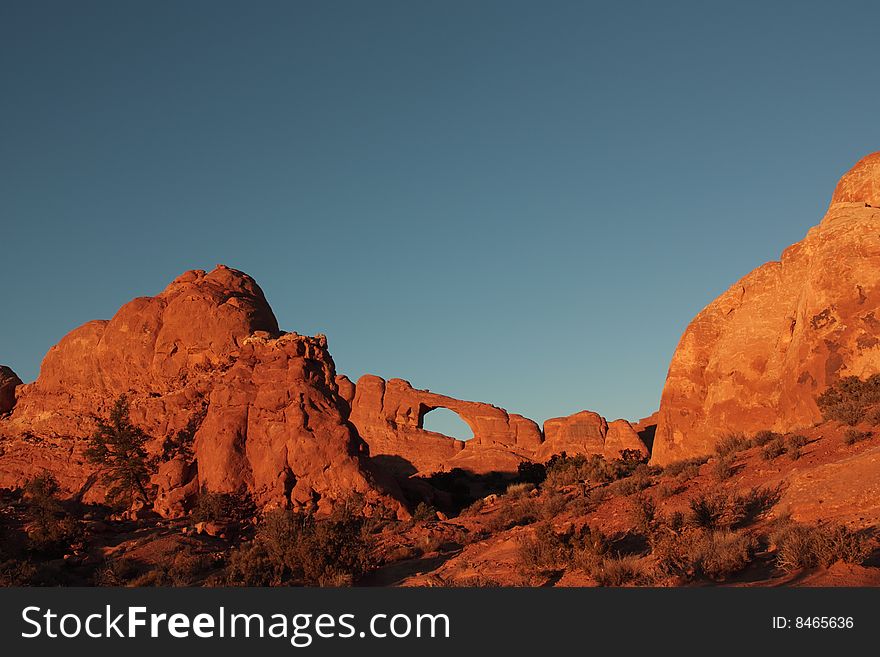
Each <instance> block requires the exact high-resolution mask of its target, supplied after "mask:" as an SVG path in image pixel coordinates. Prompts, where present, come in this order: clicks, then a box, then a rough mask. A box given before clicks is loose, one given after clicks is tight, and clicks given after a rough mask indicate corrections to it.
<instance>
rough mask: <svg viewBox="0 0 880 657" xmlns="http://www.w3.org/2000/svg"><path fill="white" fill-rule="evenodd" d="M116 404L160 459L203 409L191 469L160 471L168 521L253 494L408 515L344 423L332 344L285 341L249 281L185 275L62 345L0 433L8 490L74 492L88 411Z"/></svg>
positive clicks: (290, 337) (228, 272)
mask: <svg viewBox="0 0 880 657" xmlns="http://www.w3.org/2000/svg"><path fill="white" fill-rule="evenodd" d="M121 394H126V395H127V396H128V398H129V401H130V407H131V417H132V420H133V421H134V422H135V424H137V425H139V426H141V427H142V428H143V429H144V430H145V431H147V433H149V434H150V435H151V436H153V437H154V438H155V439H156V441H155V444H154V445H153V450H154V451H158V445H159V443H160V442H161V440H162V439H163V438H165V437H166V436H169V435H172V434H174V433H175V432H177V431H179V430H181V429H182V428H184V427H185V426H186V425H187V423H188V422H189V421H190V419H192V418H193V417H194V416H199V414H200V413H202V412H203V411H204V409H205V408H207V415H206V416H205V418H204V421H203V422H202V424H201V427H200V428H199V429H198V432H197V433H196V435H195V452H196V463H195V465H194V466H193V465H190V464H188V463H186V462H185V461H182V462H181V459H177V460H175V461H174V462H169V463H166V464H163V466H162V467H161V468H160V471H159V472H158V473H157V476H156V481H157V483H159V485H160V492H159V500H158V503H157V507H158V508H159V509H160V510H162V511H164V512H166V513H174V512H178V511H180V510H181V505H182V502H183V501H184V499H185V498H186V496H187V495H190V494H191V493H192V492H194V491H195V490H197V489H198V488H199V487H200V486H205V487H207V488H208V489H210V490H218V491H229V490H233V489H236V488H239V487H246V488H247V489H248V490H250V491H251V492H252V493H254V494H255V496H256V497H257V500H258V501H259V502H262V503H265V504H270V503H272V504H281V503H286V502H287V501H288V500H289V501H290V502H291V503H293V504H294V505H298V506H312V505H316V506H317V507H318V508H322V509H323V508H326V507H327V506H328V505H330V504H332V502H333V501H334V500H336V499H339V498H341V497H344V496H346V495H348V494H349V493H352V492H358V493H363V494H364V495H365V496H366V498H367V502H368V503H369V504H371V505H375V504H379V503H382V504H384V505H387V506H390V507H392V508H394V509H397V510H398V511H400V510H401V506H400V504H399V502H397V501H396V500H395V499H393V498H392V497H389V495H387V494H386V493H385V492H383V490H382V487H381V486H380V485H378V484H377V483H376V482H375V481H374V478H373V476H372V475H371V474H370V472H369V471H368V469H367V468H366V467H364V464H363V463H362V459H361V455H362V453H363V451H364V449H365V447H364V444H363V442H362V441H361V440H360V439H359V438H358V436H357V434H356V433H355V432H354V431H353V430H352V427H351V425H350V424H348V423H347V422H346V420H345V415H346V413H347V406H346V404H345V402H344V400H343V399H342V398H341V397H340V396H339V394H338V390H337V384H336V380H335V371H334V364H333V360H332V358H331V357H330V354H329V352H328V351H327V344H326V339H325V338H324V337H323V336H318V337H316V338H307V337H304V336H299V335H296V334H280V332H279V330H278V325H277V322H276V320H275V316H274V314H273V313H272V310H271V308H270V307H269V305H268V303H267V302H266V300H265V297H264V296H263V293H262V291H261V290H260V288H259V286H258V285H257V284H256V283H255V282H254V280H253V279H251V278H250V277H249V276H247V275H246V274H243V273H242V272H238V271H235V270H233V269H229V268H227V267H223V266H218V267H217V268H216V269H215V270H214V271H212V272H210V273H206V272H204V271H191V272H187V273H185V274H184V275H182V276H180V277H179V278H177V279H176V280H175V281H174V282H173V283H171V285H169V286H168V287H167V288H166V289H165V290H164V291H163V292H162V293H161V294H159V295H157V296H155V297H143V298H138V299H135V300H133V301H131V302H130V303H128V304H126V305H125V306H123V307H122V308H121V309H120V310H119V312H117V314H116V315H115V316H114V317H113V319H111V320H110V321H94V322H89V323H87V324H85V325H83V326H82V327H80V328H78V329H76V330H74V331H72V332H71V333H70V334H68V335H67V336H65V338H64V339H62V340H61V342H60V343H59V344H58V345H56V346H55V347H53V348H52V349H51V350H50V351H49V353H48V354H47V355H46V357H45V359H44V360H43V364H42V368H41V371H40V376H39V378H38V379H37V381H36V382H35V383H33V384H30V385H26V386H22V387H20V388H19V401H18V403H17V404H16V406H15V410H14V412H13V414H12V416H11V417H10V418H9V419H8V420H7V421H5V422H3V424H2V425H0V426H2V429H3V433H5V434H7V435H11V436H12V439H7V441H5V444H4V448H5V449H4V454H3V456H2V457H0V464H2V467H0V485H14V484H18V483H21V481H22V480H23V479H24V478H25V477H27V476H30V475H32V474H33V473H34V472H35V469H34V468H35V467H38V468H40V469H48V470H51V471H53V472H54V473H56V476H57V477H58V479H59V482H60V483H61V484H62V485H63V486H65V487H66V488H67V489H68V490H76V489H77V488H79V487H80V486H82V484H83V483H84V482H85V481H86V480H87V478H88V475H89V474H90V472H91V471H92V468H91V467H90V466H88V465H87V464H86V463H85V462H84V459H83V457H82V451H83V448H84V444H85V440H84V438H85V437H87V436H88V435H89V434H90V433H91V431H92V428H93V426H94V424H93V423H94V420H93V414H95V413H97V414H102V415H103V414H106V412H107V409H108V407H109V405H110V404H112V402H113V401H114V400H115V399H116V398H117V397H118V396H119V395H121ZM29 437H30V438H29ZM35 464H36V465H35ZM97 494H98V496H99V495H100V494H99V492H98V493H97Z"/></svg>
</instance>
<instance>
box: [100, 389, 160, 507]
mask: <svg viewBox="0 0 880 657" xmlns="http://www.w3.org/2000/svg"><path fill="white" fill-rule="evenodd" d="M97 423H98V428H97V429H96V430H95V432H94V434H92V437H91V438H90V439H89V445H88V448H87V449H86V451H85V456H86V459H88V461H89V462H91V463H94V464H96V465H98V466H99V468H100V472H101V476H102V478H103V481H104V483H106V484H107V485H108V486H109V488H108V490H107V501H108V502H109V503H110V504H118V505H121V506H124V507H129V506H131V505H132V504H133V503H134V502H135V501H136V500H138V499H140V501H141V502H143V503H144V504H147V503H149V499H150V496H149V494H148V491H147V487H148V486H149V481H150V473H151V472H152V471H153V469H154V466H153V464H152V463H151V461H150V459H149V458H148V457H147V451H146V448H145V445H146V443H147V441H148V440H149V436H147V434H145V433H144V432H143V431H142V430H141V429H140V428H138V427H136V426H135V425H134V424H132V422H131V420H130V419H129V412H128V400H127V399H126V397H125V395H122V396H121V397H119V398H118V399H117V400H116V402H115V403H114V404H113V408H112V409H111V410H110V418H109V419H107V420H104V419H101V418H98V419H97Z"/></svg>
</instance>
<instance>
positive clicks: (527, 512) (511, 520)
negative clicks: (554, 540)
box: [486, 498, 542, 532]
mask: <svg viewBox="0 0 880 657" xmlns="http://www.w3.org/2000/svg"><path fill="white" fill-rule="evenodd" d="M541 516H542V513H541V507H540V506H539V504H538V503H537V502H536V501H535V500H533V499H531V498H526V499H522V500H503V501H502V504H500V505H499V507H498V510H497V511H496V512H495V514H494V515H493V516H492V517H491V518H489V520H488V522H487V523H486V525H487V527H488V529H489V530H490V531H493V532H498V531H505V530H507V529H510V528H511V527H517V526H520V525H530V524H532V523H533V522H537V521H538V520H540V519H541Z"/></svg>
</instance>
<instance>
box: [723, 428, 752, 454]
mask: <svg viewBox="0 0 880 657" xmlns="http://www.w3.org/2000/svg"><path fill="white" fill-rule="evenodd" d="M749 447H751V443H750V442H749V439H748V438H746V437H745V436H744V435H743V434H741V433H732V434H728V435H727V436H725V437H724V438H722V439H721V440H719V441H718V444H716V445H715V452H716V454H718V456H728V455H730V454H736V453H737V452H741V451H743V450H744V449H748V448H749Z"/></svg>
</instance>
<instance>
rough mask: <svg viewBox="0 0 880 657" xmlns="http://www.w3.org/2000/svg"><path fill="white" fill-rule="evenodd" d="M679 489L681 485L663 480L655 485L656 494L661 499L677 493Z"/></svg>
mask: <svg viewBox="0 0 880 657" xmlns="http://www.w3.org/2000/svg"><path fill="white" fill-rule="evenodd" d="M680 491H681V486H678V485H676V484H670V483H668V482H663V483H662V484H660V486H658V487H657V494H658V495H659V496H660V498H661V499H666V498H667V497H672V496H673V495H677V494H678V493H679V492H680Z"/></svg>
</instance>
